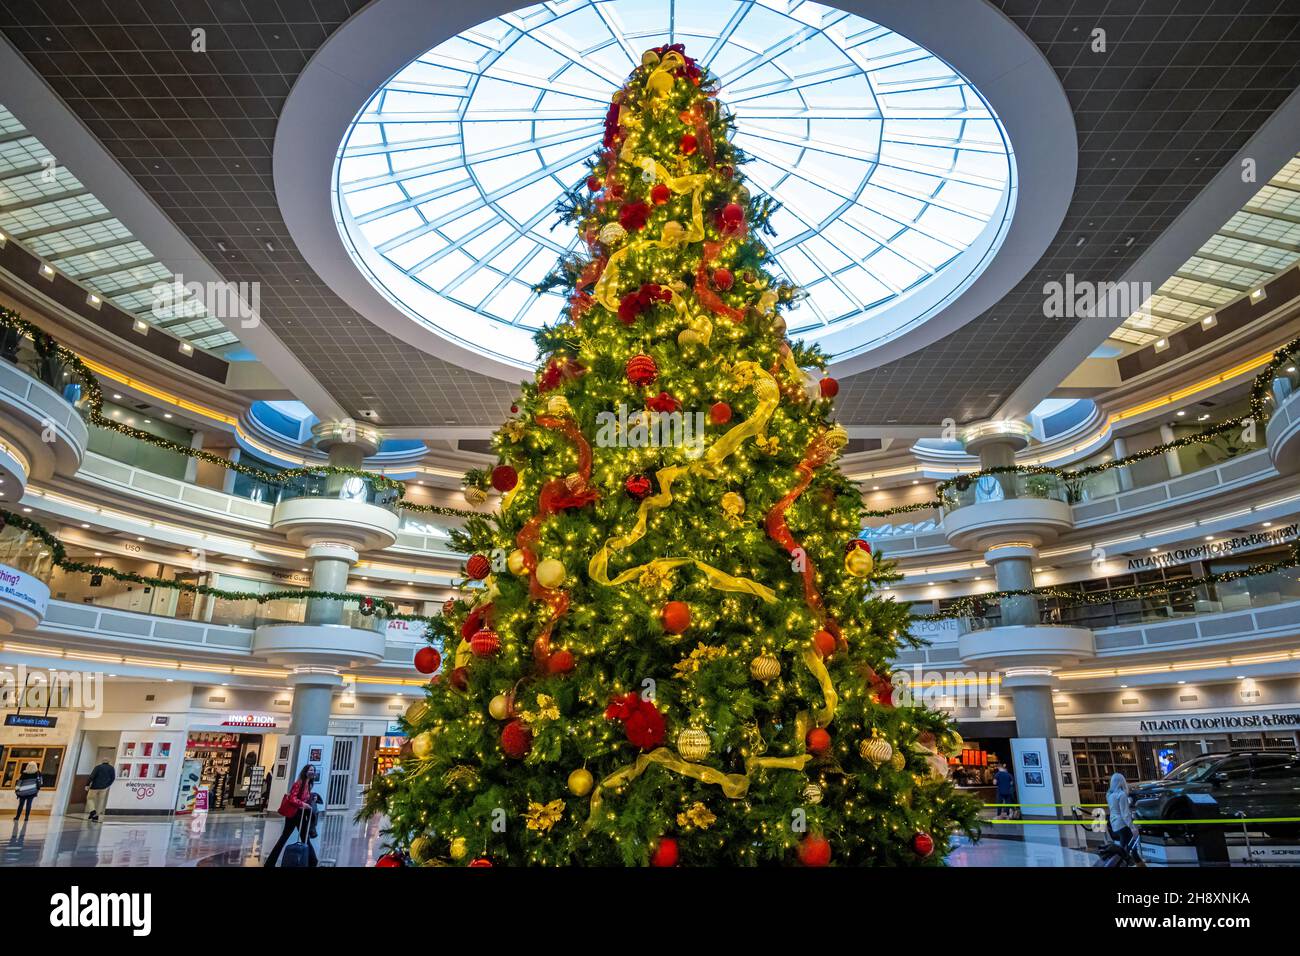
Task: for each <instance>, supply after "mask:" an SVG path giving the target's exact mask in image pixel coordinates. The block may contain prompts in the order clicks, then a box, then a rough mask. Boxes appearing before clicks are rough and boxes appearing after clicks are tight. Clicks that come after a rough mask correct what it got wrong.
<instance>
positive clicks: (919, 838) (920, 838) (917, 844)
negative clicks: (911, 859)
mask: <svg viewBox="0 0 1300 956" xmlns="http://www.w3.org/2000/svg"><path fill="white" fill-rule="evenodd" d="M912 852H914V853H915V854H916V855H917V856H919V857H922V858H924V857H927V856H929V855H930V854H931V853H933V852H934V837H932V836H930V834H928V833H918V834H916V836H914V837H912Z"/></svg>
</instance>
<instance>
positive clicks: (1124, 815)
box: [1106, 772, 1133, 847]
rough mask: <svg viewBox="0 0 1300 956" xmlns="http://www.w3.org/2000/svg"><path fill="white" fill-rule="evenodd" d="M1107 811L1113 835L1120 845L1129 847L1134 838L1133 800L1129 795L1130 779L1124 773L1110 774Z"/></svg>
mask: <svg viewBox="0 0 1300 956" xmlns="http://www.w3.org/2000/svg"><path fill="white" fill-rule="evenodd" d="M1106 811H1107V821H1106V822H1107V823H1109V824H1110V835H1111V837H1112V838H1113V839H1114V840H1115V842H1116V843H1118V844H1119V845H1120V846H1122V847H1127V846H1128V845H1129V842H1130V841H1131V840H1132V839H1133V801H1132V799H1130V798H1129V795H1128V780H1127V779H1126V778H1125V777H1124V775H1123V774H1122V773H1118V772H1116V773H1113V774H1111V775H1110V788H1109V789H1107V791H1106Z"/></svg>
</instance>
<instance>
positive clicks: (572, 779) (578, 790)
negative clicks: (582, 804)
mask: <svg viewBox="0 0 1300 956" xmlns="http://www.w3.org/2000/svg"><path fill="white" fill-rule="evenodd" d="M594 783H595V780H593V779H592V776H591V771H590V770H588V769H587V768H586V767H579V768H578V769H577V770H575V771H573V773H571V774H569V793H571V794H573V795H574V796H575V797H585V796H586V795H587V794H589V793H591V788H592V785H593V784H594Z"/></svg>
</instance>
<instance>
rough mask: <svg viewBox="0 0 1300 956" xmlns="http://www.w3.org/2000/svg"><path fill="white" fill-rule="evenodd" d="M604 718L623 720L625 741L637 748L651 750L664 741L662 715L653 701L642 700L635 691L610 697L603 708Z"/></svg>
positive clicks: (664, 730) (664, 731)
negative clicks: (606, 705) (607, 703)
mask: <svg viewBox="0 0 1300 956" xmlns="http://www.w3.org/2000/svg"><path fill="white" fill-rule="evenodd" d="M605 719H606V720H621V721H623V732H624V733H626V734H627V742H628V743H630V744H631V745H632V746H634V747H636V748H638V749H639V750H653V749H654V748H655V747H658V746H659V745H660V744H662V743H663V742H664V736H665V734H666V729H665V726H664V716H663V714H661V713H659V708H657V707H656V706H655V705H654V701H650V700H644V699H642V697H641V695H640V694H638V693H636V692H635V691H630V692H628V693H626V694H624V695H623V696H622V697H614V698H611V699H610V702H609V706H608V707H606V708H605Z"/></svg>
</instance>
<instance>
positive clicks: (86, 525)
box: [82, 524, 90, 528]
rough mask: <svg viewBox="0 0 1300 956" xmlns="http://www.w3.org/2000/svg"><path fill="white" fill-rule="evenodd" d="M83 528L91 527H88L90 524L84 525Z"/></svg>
mask: <svg viewBox="0 0 1300 956" xmlns="http://www.w3.org/2000/svg"><path fill="white" fill-rule="evenodd" d="M82 527H83V528H89V527H90V525H88V524H83V525H82Z"/></svg>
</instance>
